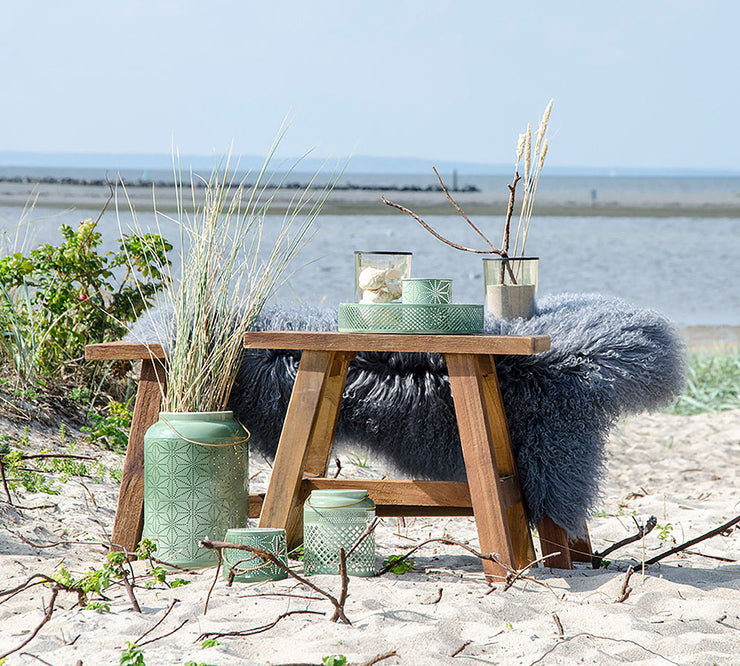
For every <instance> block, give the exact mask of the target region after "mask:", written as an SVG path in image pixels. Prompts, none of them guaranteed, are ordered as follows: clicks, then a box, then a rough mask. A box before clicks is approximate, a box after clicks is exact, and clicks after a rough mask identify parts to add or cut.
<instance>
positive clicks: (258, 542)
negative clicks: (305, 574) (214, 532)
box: [223, 527, 288, 583]
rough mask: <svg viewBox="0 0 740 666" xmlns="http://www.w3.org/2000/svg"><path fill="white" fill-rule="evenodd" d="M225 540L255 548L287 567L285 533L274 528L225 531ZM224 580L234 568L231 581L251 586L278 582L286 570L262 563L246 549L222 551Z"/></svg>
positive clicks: (285, 576)
mask: <svg viewBox="0 0 740 666" xmlns="http://www.w3.org/2000/svg"><path fill="white" fill-rule="evenodd" d="M225 540H226V541H228V542H229V543H238V544H242V545H244V546H251V547H252V548H259V549H260V550H264V551H266V552H268V553H272V554H273V555H277V558H278V561H279V562H281V563H282V564H284V565H285V566H286V567H287V566H288V552H287V547H286V542H285V530H282V529H278V528H274V527H247V528H233V529H230V530H229V531H228V532H226V539H225ZM223 556H224V578H226V579H227V580H228V578H229V573H230V569H231V568H233V569H234V573H235V575H234V582H236V583H254V582H257V581H261V580H282V579H283V578H287V577H288V573H287V571H285V570H284V569H281V568H280V567H278V566H275V565H274V564H272V563H271V562H269V561H265V560H264V559H263V558H262V557H260V556H259V555H253V554H252V553H250V552H248V551H246V550H238V549H236V548H224V552H223Z"/></svg>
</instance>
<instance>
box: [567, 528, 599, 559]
mask: <svg viewBox="0 0 740 666" xmlns="http://www.w3.org/2000/svg"><path fill="white" fill-rule="evenodd" d="M568 550H570V559H571V560H573V561H574V562H588V563H589V564H591V560H592V558H593V553H594V549H593V547H592V546H591V535H590V534H589V533H588V525H587V524H586V521H585V520H584V521H583V535H582V536H580V537H576V538H574V539H569V540H568Z"/></svg>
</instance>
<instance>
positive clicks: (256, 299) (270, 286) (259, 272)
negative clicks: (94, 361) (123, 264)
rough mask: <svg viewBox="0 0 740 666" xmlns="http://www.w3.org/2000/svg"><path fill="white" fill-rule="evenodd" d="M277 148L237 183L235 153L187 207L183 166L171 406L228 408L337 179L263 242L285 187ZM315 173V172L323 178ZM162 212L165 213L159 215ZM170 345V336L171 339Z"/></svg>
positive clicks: (167, 398)
mask: <svg viewBox="0 0 740 666" xmlns="http://www.w3.org/2000/svg"><path fill="white" fill-rule="evenodd" d="M279 138H280V137H278V139H277V140H276V142H275V144H274V145H273V146H272V148H271V150H270V153H269V155H268V158H267V159H266V161H265V163H264V165H263V167H262V169H261V170H260V172H259V174H258V176H257V178H256V182H255V183H254V185H252V186H246V185H245V181H241V182H236V181H235V171H236V167H234V168H232V164H231V159H230V156H228V157H226V158H225V159H224V162H223V163H222V164H221V165H219V166H218V167H217V168H216V169H214V171H213V172H212V173H211V176H210V178H209V179H208V181H207V182H205V188H204V192H205V194H204V197H203V201H202V203H197V202H196V196H195V193H196V187H194V185H195V183H194V182H192V179H191V188H190V189H191V192H192V201H191V202H189V203H188V205H187V206H186V205H185V202H184V197H183V187H182V180H181V179H180V178H178V177H177V176H178V174H176V181H177V184H176V186H175V187H176V194H177V214H176V217H175V222H176V223H177V224H178V225H179V229H180V237H181V238H180V239H181V247H182V252H183V257H182V263H181V270H180V275H179V276H177V277H174V276H173V277H174V279H173V281H172V287H171V288H170V289H168V290H166V291H165V303H166V304H167V305H168V306H169V308H170V309H171V311H172V313H173V316H174V325H175V337H174V341H172V342H170V336H171V334H172V331H159V332H158V333H159V336H158V337H159V338H160V340H159V341H160V342H162V343H163V344H165V346H166V347H167V348H168V368H167V373H168V380H167V386H166V390H165V391H164V392H163V396H162V398H163V402H162V409H163V411H168V412H212V411H221V410H224V409H226V406H227V402H228V399H229V395H230V393H231V389H232V386H233V384H234V380H235V379H236V375H237V372H238V370H239V364H240V360H241V357H242V353H243V338H244V334H245V333H246V332H247V331H249V330H250V329H251V328H252V326H253V324H254V321H255V319H256V318H257V315H258V314H259V312H260V310H261V309H262V307H263V306H264V304H265V302H266V301H267V299H268V298H269V296H270V295H271V294H272V293H273V291H274V290H275V288H276V287H277V286H278V285H279V284H280V283H281V282H282V281H283V280H284V279H285V274H286V269H287V268H288V266H289V265H290V263H291V261H292V260H293V259H294V258H295V256H296V255H297V253H298V252H299V250H300V249H301V247H302V246H303V245H304V244H305V242H306V241H307V239H308V234H309V231H310V229H311V227H312V225H313V223H314V221H315V220H316V217H317V216H318V214H319V211H320V210H321V207H322V205H323V203H324V202H325V201H326V198H327V197H328V195H329V193H330V191H331V188H332V187H333V185H334V183H335V182H336V175H335V177H334V178H333V179H330V182H329V184H328V185H327V186H326V187H325V188H323V190H314V191H313V192H312V191H311V188H312V185H313V182H314V180H313V179H312V181H311V183H309V185H308V186H307V187H306V188H305V189H304V190H303V191H299V192H297V193H296V195H295V196H294V197H293V198H292V200H291V202H290V204H289V206H288V209H287V211H286V212H285V214H284V215H283V217H282V220H279V218H278V219H275V217H271V219H270V220H269V224H270V225H273V224H279V225H280V227H279V229H278V230H277V238H276V240H275V242H274V243H272V244H271V245H267V244H266V242H265V241H264V233H265V231H266V224H268V221H267V215H268V213H269V212H270V207H271V205H272V203H273V201H274V198H275V195H276V194H277V192H278V190H279V188H280V185H281V184H282V183H283V182H284V178H283V180H282V181H280V182H278V183H273V182H271V177H270V176H269V175H268V167H269V165H270V162H271V159H272V157H273V155H274V151H275V148H276V147H277V144H278V143H279ZM314 179H315V176H314ZM158 215H160V214H158ZM168 343H169V344H168Z"/></svg>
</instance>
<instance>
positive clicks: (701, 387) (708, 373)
mask: <svg viewBox="0 0 740 666" xmlns="http://www.w3.org/2000/svg"><path fill="white" fill-rule="evenodd" d="M686 374H687V377H686V390H685V391H684V393H683V395H681V396H679V398H678V400H677V401H676V404H675V405H674V406H673V407H672V408H671V410H670V412H671V413H672V414H703V413H715V412H721V411H725V410H728V409H740V350H734V351H726V352H717V353H709V352H692V353H691V354H690V355H689V365H688V371H687V373H686Z"/></svg>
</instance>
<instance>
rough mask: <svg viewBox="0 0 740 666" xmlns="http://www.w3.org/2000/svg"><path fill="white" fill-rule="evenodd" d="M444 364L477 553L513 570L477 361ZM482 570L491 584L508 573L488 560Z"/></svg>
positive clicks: (455, 359)
mask: <svg viewBox="0 0 740 666" xmlns="http://www.w3.org/2000/svg"><path fill="white" fill-rule="evenodd" d="M445 361H446V362H447V372H448V374H449V377H450V388H451V389H452V399H453V401H454V403H455V413H456V415H457V425H458V428H459V430H460V443H461V445H462V451H463V458H464V460H465V469H466V472H467V476H468V485H469V487H470V499H471V501H472V504H473V513H474V515H475V523H476V527H477V528H478V541H479V544H480V551H481V552H482V553H496V554H497V555H498V557H499V559H500V560H501V562H502V563H503V565H507V566H509V567H513V566H514V564H515V559H514V549H513V547H512V543H511V538H510V536H509V526H508V523H507V521H506V517H505V510H506V507H505V502H504V497H503V493H502V489H501V483H500V479H499V472H498V465H497V463H496V456H495V453H494V446H493V442H492V440H491V430H490V427H489V424H488V416H487V410H486V405H485V396H484V389H483V385H482V380H481V378H480V377H479V376H478V366H477V362H476V358H475V356H473V355H470V354H445ZM483 571H484V572H485V574H486V578H487V579H488V580H490V581H496V580H501V579H502V578H505V577H506V574H507V570H506V568H505V566H502V565H499V564H498V563H496V562H491V561H489V560H484V561H483Z"/></svg>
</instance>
